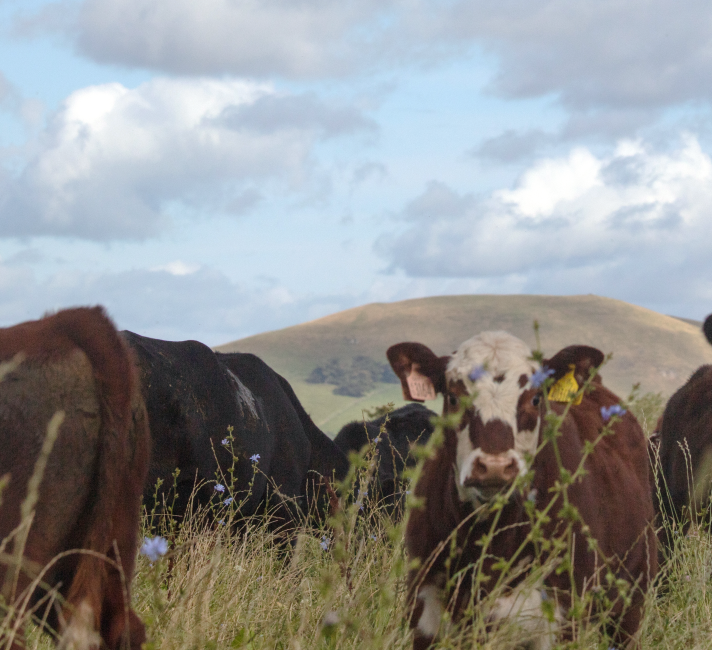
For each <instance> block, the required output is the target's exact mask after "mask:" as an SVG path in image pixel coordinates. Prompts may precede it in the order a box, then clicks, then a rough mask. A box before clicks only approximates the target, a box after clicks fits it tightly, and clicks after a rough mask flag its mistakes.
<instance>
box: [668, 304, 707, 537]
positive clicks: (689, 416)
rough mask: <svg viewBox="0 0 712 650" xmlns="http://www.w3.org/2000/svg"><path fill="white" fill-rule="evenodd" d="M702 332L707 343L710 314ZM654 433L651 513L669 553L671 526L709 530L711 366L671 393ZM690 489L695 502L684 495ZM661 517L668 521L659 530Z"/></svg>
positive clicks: (703, 368)
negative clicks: (655, 460) (655, 453)
mask: <svg viewBox="0 0 712 650" xmlns="http://www.w3.org/2000/svg"><path fill="white" fill-rule="evenodd" d="M702 331H703V333H704V335H705V337H706V338H707V340H708V341H709V342H710V343H712V314H710V315H709V316H707V318H706V319H705V322H704V324H703V326H702ZM656 430H657V432H658V434H659V444H658V453H659V459H660V464H659V467H658V468H657V481H658V485H657V486H656V487H655V490H654V499H655V508H656V513H657V516H658V530H659V538H660V542H661V547H662V548H666V549H668V550H670V549H671V547H672V539H671V538H670V534H671V532H672V527H673V525H675V526H677V527H678V530H679V532H682V533H683V534H684V533H685V532H686V531H687V529H688V528H689V526H690V524H691V521H693V520H696V521H699V522H700V523H701V524H703V525H707V526H708V525H709V513H707V512H705V509H706V508H708V507H709V494H710V490H711V489H712V365H705V366H700V367H699V368H698V369H697V370H696V371H695V372H694V373H693V375H692V376H691V377H690V379H688V381H687V382H686V383H685V384H684V385H683V386H681V387H680V388H679V389H678V390H677V391H676V392H675V393H674V394H673V396H672V397H671V398H670V399H669V400H668V403H667V404H666V405H665V410H664V411H663V414H662V416H661V418H660V420H658V424H657V426H656ZM691 484H692V485H693V487H694V491H695V497H696V498H692V497H691V495H690V485H691ZM663 516H665V517H667V518H668V519H670V520H672V521H670V522H667V523H666V524H665V525H663V521H662V517H663ZM673 522H674V524H673Z"/></svg>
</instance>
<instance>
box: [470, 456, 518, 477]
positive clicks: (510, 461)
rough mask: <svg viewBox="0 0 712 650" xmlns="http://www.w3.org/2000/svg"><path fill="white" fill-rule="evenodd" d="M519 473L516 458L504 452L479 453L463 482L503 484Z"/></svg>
mask: <svg viewBox="0 0 712 650" xmlns="http://www.w3.org/2000/svg"><path fill="white" fill-rule="evenodd" d="M518 473H519V466H518V465H517V461H516V459H514V458H512V456H510V455H508V454H507V455H504V454H480V455H479V456H478V457H477V458H476V459H475V462H474V463H473V464H472V472H471V473H470V476H469V478H468V480H467V481H466V482H465V484H466V485H467V484H472V485H505V484H507V483H510V482H511V481H513V480H514V478H515V476H516V475H517V474H518Z"/></svg>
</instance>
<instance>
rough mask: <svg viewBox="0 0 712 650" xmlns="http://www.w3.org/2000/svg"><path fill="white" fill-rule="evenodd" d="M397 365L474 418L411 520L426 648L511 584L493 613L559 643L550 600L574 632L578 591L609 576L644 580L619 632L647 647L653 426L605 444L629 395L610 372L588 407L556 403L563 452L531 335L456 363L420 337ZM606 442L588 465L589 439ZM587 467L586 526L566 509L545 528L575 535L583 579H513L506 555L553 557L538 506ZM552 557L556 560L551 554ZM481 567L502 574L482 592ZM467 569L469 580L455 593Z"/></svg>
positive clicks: (443, 450)
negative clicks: (612, 385)
mask: <svg viewBox="0 0 712 650" xmlns="http://www.w3.org/2000/svg"><path fill="white" fill-rule="evenodd" d="M388 358H389V360H390V362H391V365H392V366H393V369H394V371H395V372H396V374H397V375H398V376H399V377H400V378H401V382H402V386H403V392H404V396H405V397H406V399H413V398H417V397H418V395H423V394H426V393H427V392H428V390H425V389H424V388H423V386H424V385H429V386H430V389H431V390H434V391H438V392H441V393H443V395H444V397H445V399H444V415H446V416H447V415H453V414H456V413H460V414H461V420H460V424H459V425H458V426H457V427H454V428H446V429H445V442H444V444H443V445H442V446H441V447H440V448H439V449H438V451H437V452H436V454H435V456H434V457H433V458H431V459H429V460H428V461H426V463H425V465H424V467H423V471H422V474H421V477H420V479H419V480H418V483H417V484H416V487H415V494H416V496H417V497H420V498H422V499H424V501H425V505H424V507H422V508H416V509H414V510H413V511H412V512H411V515H410V518H409V521H408V524H407V529H406V548H407V551H408V554H409V556H410V557H411V559H417V560H418V561H419V563H420V567H419V568H416V569H413V570H412V571H411V572H410V574H409V580H408V583H409V593H410V598H411V602H413V604H414V610H413V617H412V620H411V625H412V626H413V627H415V637H414V647H415V648H426V647H428V646H429V645H430V644H431V643H432V642H433V641H434V639H435V637H436V633H437V631H438V627H439V625H440V620H441V615H442V612H443V611H444V610H446V609H447V610H449V611H450V612H451V614H452V616H453V618H454V619H455V620H457V619H458V618H459V617H460V616H461V615H462V612H463V611H464V610H465V609H466V607H467V605H468V603H469V602H471V600H473V599H474V602H475V603H477V602H478V601H480V600H482V598H483V597H485V596H486V595H487V593H488V592H489V591H490V590H491V589H492V588H493V587H494V586H495V585H497V584H498V583H499V582H500V581H501V580H504V581H505V584H507V585H508V590H505V591H504V592H502V593H503V594H504V595H502V596H501V597H499V598H498V599H497V600H496V601H495V602H494V603H491V602H490V603H489V608H490V609H489V611H488V612H487V614H486V615H487V617H488V619H489V620H491V621H494V620H497V619H498V618H502V617H509V618H515V619H518V620H519V621H520V626H521V628H522V632H523V634H524V635H525V636H524V637H523V640H524V641H526V643H527V644H529V645H530V647H532V648H548V647H550V646H551V644H552V643H553V638H554V634H553V633H554V628H553V627H552V625H551V623H550V622H549V621H547V620H546V619H544V617H543V615H542V609H541V606H542V602H543V600H545V599H546V598H547V597H553V598H554V599H555V602H556V603H557V606H556V608H555V611H554V619H555V621H557V622H558V623H559V624H562V623H563V622H564V619H565V617H566V613H567V610H568V609H569V606H570V602H571V597H572V594H574V593H576V594H581V593H582V592H583V591H584V590H586V589H590V588H591V587H592V586H593V585H596V584H599V583H601V582H602V575H601V574H602V572H603V571H604V570H605V571H608V570H610V571H612V573H613V574H614V575H615V576H616V577H619V578H623V579H625V580H627V581H629V582H630V583H631V584H632V585H633V587H632V589H631V592H630V595H631V604H630V606H629V607H627V608H623V606H622V602H621V599H620V598H618V597H617V594H613V593H612V594H610V596H611V600H613V601H615V604H614V606H613V621H612V623H613V627H614V628H615V629H612V634H613V636H614V637H615V638H616V639H617V640H620V641H623V642H631V641H632V640H633V639H635V636H636V633H637V630H638V626H639V624H640V619H641V613H642V603H643V600H644V595H645V592H646V590H647V587H648V584H649V581H650V579H651V577H652V576H654V574H655V572H656V568H657V560H656V553H655V545H656V540H655V535H654V532H653V529H652V526H651V522H652V518H653V508H652V502H651V497H650V492H649V487H648V486H649V483H648V481H649V479H648V456H647V447H646V441H645V437H644V434H643V432H642V430H641V429H640V426H639V425H638V423H637V422H636V421H635V418H633V417H632V416H631V415H630V414H625V415H623V417H622V418H621V419H620V421H618V422H616V423H615V424H614V425H613V431H614V433H613V435H610V436H606V437H603V438H602V439H600V440H599V439H598V438H599V434H600V432H601V430H602V428H603V426H604V422H603V419H602V413H601V407H606V408H608V407H610V406H612V405H615V404H617V403H618V401H619V400H618V398H617V397H616V396H615V395H614V394H613V393H611V392H610V391H609V390H608V389H606V388H605V387H604V386H603V385H602V384H601V382H600V379H599V378H598V377H596V378H595V379H594V381H593V382H592V384H591V386H592V387H593V390H592V391H591V392H586V393H585V394H583V395H582V394H581V393H579V397H580V398H581V402H580V403H573V404H566V403H553V402H552V403H551V408H552V411H553V412H554V413H555V414H558V415H561V416H564V414H565V410H566V409H568V412H567V413H566V415H565V417H563V420H562V422H561V424H560V427H559V433H560V435H559V436H558V437H557V438H556V445H554V443H552V442H551V441H550V440H548V439H544V438H543V435H544V433H543V432H544V430H545V427H544V425H543V424H542V423H543V418H544V415H545V413H546V411H545V403H546V400H545V399H544V395H543V393H542V389H541V387H540V386H541V383H542V381H543V378H544V376H545V375H544V374H543V373H544V370H542V368H541V367H540V366H539V364H538V363H537V362H535V361H533V360H532V355H531V351H530V350H529V349H528V348H527V346H526V345H525V344H524V343H523V342H522V341H520V340H519V339H516V338H514V337H512V336H511V335H509V334H507V333H505V332H485V333H483V334H481V335H479V336H476V337H473V338H472V339H470V340H469V341H466V342H465V343H463V344H462V345H461V346H460V348H459V349H458V350H457V351H456V352H455V353H454V354H453V355H452V356H451V357H449V356H446V357H438V356H436V355H435V354H434V353H433V352H432V351H430V350H429V349H428V348H426V347H425V346H423V345H422V344H419V343H402V344H398V345H396V346H393V347H391V348H390V349H389V350H388ZM602 361H603V355H602V354H601V353H600V352H599V351H598V350H595V349H594V348H588V347H585V346H571V347H569V348H565V349H564V350H562V351H561V352H559V353H558V354H557V355H555V356H554V357H553V358H551V359H549V360H546V361H544V367H545V368H546V374H548V375H551V376H552V380H553V381H556V382H559V381H565V380H566V379H570V378H574V379H575V380H576V384H577V386H582V385H583V383H584V382H585V381H586V380H587V379H588V377H589V372H590V371H591V370H592V369H594V368H596V367H597V366H598V365H600V363H601V362H602ZM558 385H559V384H558V383H557V386H558ZM571 399H574V398H573V397H570V398H569V399H568V400H567V401H570V400H571ZM577 400H578V397H577V398H576V401H577ZM594 442H595V446H594V448H593V451H592V452H591V453H590V455H588V456H587V458H586V459H585V460H583V459H584V455H585V454H584V450H585V449H586V445H587V443H594ZM581 462H583V463H584V465H583V467H584V468H585V470H586V472H585V474H584V475H583V476H582V477H579V478H578V479H577V480H576V481H574V482H573V483H572V484H571V485H570V486H569V487H568V489H567V498H568V501H569V503H570V504H571V505H572V506H574V507H575V509H576V510H577V511H578V513H579V514H580V516H581V520H580V521H574V523H573V524H571V525H569V523H568V522H567V521H565V520H563V519H560V518H559V517H557V516H556V514H554V516H551V517H550V519H549V520H548V521H547V522H545V523H544V525H543V529H542V530H543V534H544V538H543V539H546V540H552V539H557V538H561V539H564V538H565V536H566V535H570V537H568V538H567V539H569V541H571V540H573V542H572V544H570V545H569V551H570V554H571V557H572V558H573V560H574V565H573V570H572V573H569V572H562V573H561V574H558V573H557V572H555V571H549V572H548V573H546V574H545V575H543V576H542V578H541V584H540V585H539V586H538V587H536V588H533V587H532V586H531V584H528V585H527V584H525V583H524V578H525V577H526V576H525V574H520V575H517V574H516V572H515V573H514V574H513V575H514V578H511V579H510V578H508V577H507V576H501V575H500V573H499V566H500V565H499V564H498V563H499V562H500V561H505V562H519V561H524V560H525V559H526V558H529V560H531V558H532V557H535V556H537V555H539V556H541V553H540V551H539V548H540V546H541V545H539V546H538V545H537V542H536V537H534V538H533V537H531V536H530V535H529V533H530V530H531V528H530V524H531V521H532V520H531V518H530V517H529V516H528V515H527V514H526V508H525V500H527V499H528V500H530V501H533V502H534V503H535V504H536V509H537V510H539V511H543V510H544V509H546V508H547V506H548V505H549V503H550V501H551V499H552V492H551V489H552V488H554V487H555V485H556V484H557V482H558V481H559V480H560V471H561V469H562V468H563V469H565V470H567V471H568V472H570V473H571V474H573V473H574V472H576V469H577V468H578V467H579V464H580V463H581ZM529 470H531V479H530V480H528V481H527V480H525V477H526V476H528V474H527V472H528V471H529ZM515 481H521V485H522V486H524V484H525V483H526V485H527V493H526V494H523V493H522V492H521V491H520V490H518V489H510V488H511V486H512V485H514V483H515ZM507 491H509V492H508V493H509V498H508V500H507V501H506V503H504V504H503V505H502V507H501V509H497V510H494V511H493V510H490V509H489V505H490V504H491V503H493V501H494V500H495V499H497V497H498V495H500V494H501V493H503V492H507ZM556 498H557V500H558V503H555V504H553V508H552V509H551V512H552V513H559V512H560V511H561V508H562V506H563V501H562V495H559V496H557V497H556ZM584 526H585V531H584V528H583V527H584ZM490 532H491V533H492V535H493V536H492V539H491V541H490V542H489V544H487V547H486V550H485V551H484V552H483V546H482V542H481V540H482V539H483V536H484V535H486V534H489V533H490ZM453 539H454V542H453ZM591 540H593V541H594V542H595V543H594V544H593V545H591V544H589V541H591ZM596 545H597V550H593V547H594V546H596ZM539 559H540V560H541V561H542V562H544V561H545V560H546V557H539ZM604 567H605V569H604ZM473 571H477V572H479V573H480V575H484V576H488V580H486V581H485V582H484V583H481V586H480V587H479V591H478V592H477V593H474V594H473V593H472V592H471V584H472V575H473V574H472V572H473ZM458 572H460V573H459V574H458ZM456 575H459V579H458V581H457V584H456V585H453V583H452V582H451V578H452V577H453V576H456ZM571 576H573V582H572V580H571ZM537 613H538V614H539V615H538V616H537V615H536V614H537ZM525 614H526V615H525Z"/></svg>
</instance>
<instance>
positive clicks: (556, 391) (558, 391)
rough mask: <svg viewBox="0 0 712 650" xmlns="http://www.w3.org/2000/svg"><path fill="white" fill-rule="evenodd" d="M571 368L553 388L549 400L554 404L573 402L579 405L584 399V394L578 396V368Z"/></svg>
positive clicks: (572, 366)
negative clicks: (575, 374) (576, 374)
mask: <svg viewBox="0 0 712 650" xmlns="http://www.w3.org/2000/svg"><path fill="white" fill-rule="evenodd" d="M569 368H571V370H569V372H567V373H566V374H565V375H564V376H563V377H562V378H561V379H559V381H557V382H556V383H555V384H554V385H553V386H552V387H551V390H550V391H549V400H551V401H552V402H573V403H574V404H575V405H578V404H580V403H581V400H582V399H583V393H582V394H581V395H578V396H576V393H577V392H578V389H579V385H578V382H577V381H576V377H574V370H576V366H574V365H571V366H569Z"/></svg>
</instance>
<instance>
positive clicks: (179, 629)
mask: <svg viewBox="0 0 712 650" xmlns="http://www.w3.org/2000/svg"><path fill="white" fill-rule="evenodd" d="M652 417H653V414H651V415H650V418H649V419H651V418H652ZM353 460H354V461H355V463H354V468H353V470H352V474H351V475H350V477H349V479H348V481H347V483H348V486H358V489H360V490H361V495H359V496H358V497H357V498H355V499H352V500H351V501H350V502H349V503H346V504H345V505H344V507H343V509H342V510H341V511H340V512H339V513H338V514H337V516H336V517H334V518H332V519H331V520H330V521H329V522H328V525H327V524H323V525H321V526H318V525H315V524H314V523H313V522H312V521H307V520H305V521H303V522H302V523H301V524H299V525H298V526H297V528H296V530H295V531H294V533H293V540H294V544H293V546H292V545H290V544H285V542H284V535H281V534H280V533H279V532H276V531H274V530H273V529H272V528H271V527H270V522H269V516H268V515H263V516H259V517H251V518H248V519H246V520H242V521H240V523H239V524H238V520H240V517H239V504H237V503H235V502H233V503H230V504H228V505H225V504H224V503H222V502H221V503H220V504H219V505H215V506H213V508H216V509H217V510H216V511H215V510H214V511H212V512H206V511H203V512H200V511H196V512H194V513H193V514H191V515H189V516H188V517H187V519H186V520H185V521H184V522H183V524H182V526H180V527H176V526H174V524H173V520H171V519H159V518H156V516H155V513H153V516H152V515H151V513H147V515H146V518H145V523H144V530H143V531H142V534H144V535H146V536H149V537H151V536H153V535H156V534H162V535H165V536H166V537H168V538H169V539H170V550H169V553H168V554H167V555H166V556H164V557H162V558H160V559H158V560H157V561H155V562H151V561H150V560H149V558H148V557H145V556H140V557H139V559H138V564H137V570H136V575H135V580H134V585H133V597H134V607H135V609H136V612H137V613H138V614H139V615H140V616H141V617H142V618H143V620H144V621H145V623H146V626H147V633H148V639H149V640H148V644H147V650H151V649H158V648H161V649H164V648H165V649H166V650H169V649H170V650H198V649H204V648H206V649H211V650H212V649H214V650H223V649H225V650H227V649H235V648H244V649H246V650H258V649H269V650H272V649H285V650H287V649H289V650H301V649H312V648H314V649H321V648H323V649H337V648H338V649H342V648H343V649H347V648H348V649H354V650H356V649H358V650H361V649H366V650H368V649H376V648H393V649H396V650H397V649H401V648H403V649H405V648H409V647H410V646H411V643H412V639H411V635H410V632H409V629H408V617H409V611H408V604H407V603H406V599H405V574H406V571H407V559H406V556H405V552H404V547H403V523H402V522H394V521H393V520H391V519H390V518H389V516H388V515H387V514H386V513H385V510H384V509H382V508H379V507H378V504H377V503H373V501H369V499H371V495H369V496H363V493H364V492H366V491H367V489H368V487H369V485H370V483H369V479H370V476H371V475H372V474H373V468H374V459H373V457H372V456H369V455H368V453H367V454H366V456H365V457H359V458H354V459H353ZM256 471H258V468H257V467H256ZM348 486H347V487H348ZM351 493H356V492H355V490H351ZM221 500H222V499H221ZM362 506H363V510H362V509H361V507H362ZM220 522H222V523H220ZM666 525H672V524H671V522H666ZM149 526H150V529H149ZM675 539H676V542H675V547H674V549H673V551H672V552H671V555H670V557H669V559H668V560H667V561H666V563H665V564H664V566H663V568H662V575H663V576H664V580H663V581H661V583H660V584H659V585H656V586H655V587H654V588H653V589H651V590H650V592H649V593H648V595H647V605H646V612H645V618H644V621H643V625H642V630H641V637H640V643H641V648H643V649H647V648H651V649H652V648H656V649H657V648H670V649H671V650H678V649H680V650H682V649H683V648H684V649H686V650H687V649H697V648H699V649H700V650H702V649H707V648H710V647H712V593H710V591H711V590H710V586H711V584H712V583H711V582H710V572H711V571H712V544H711V543H710V539H709V537H708V536H707V535H706V534H700V533H699V532H695V533H693V534H690V535H688V536H686V537H682V536H679V535H678V536H676V537H675ZM31 618H32V613H31V612H29V611H28V612H19V611H15V612H14V615H13V618H12V619H10V618H8V617H7V616H6V617H5V619H4V620H3V622H2V624H0V646H1V647H8V646H9V638H10V636H9V634H10V631H11V627H10V626H9V623H10V622H13V621H14V624H15V625H13V626H12V627H15V626H16V622H17V621H18V620H22V624H23V626H24V627H25V628H26V630H27V637H26V638H27V646H28V647H29V648H35V649H39V648H43V649H44V648H47V649H49V648H50V647H52V641H51V639H50V638H49V637H48V636H47V635H43V634H41V633H40V632H39V630H38V628H37V626H36V625H35V624H34V623H33V622H32V621H31ZM604 624H605V620H598V621H594V622H592V623H590V624H584V625H582V626H581V627H580V629H579V630H578V632H577V636H576V638H575V640H574V641H573V642H569V643H562V644H560V645H559V646H558V647H561V648H571V649H573V648H586V649H589V648H590V649H591V650H594V649H595V650H607V649H608V647H609V641H608V639H607V637H606V635H605V631H604ZM518 640H519V641H521V635H520V631H519V630H517V629H516V628H514V627H512V626H509V627H508V626H507V624H503V625H502V626H500V627H498V628H497V629H491V628H488V625H487V620H486V619H485V616H484V615H483V613H482V611H481V610H478V609H475V610H474V611H473V612H472V619H471V625H470V626H468V627H466V628H462V627H458V626H453V627H451V628H449V629H448V630H446V631H444V633H443V636H442V638H441V640H440V641H439V643H438V647H440V648H451V649H464V648H473V647H477V648H492V649H503V648H512V647H513V646H515V645H516V643H517V641H518Z"/></svg>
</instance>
